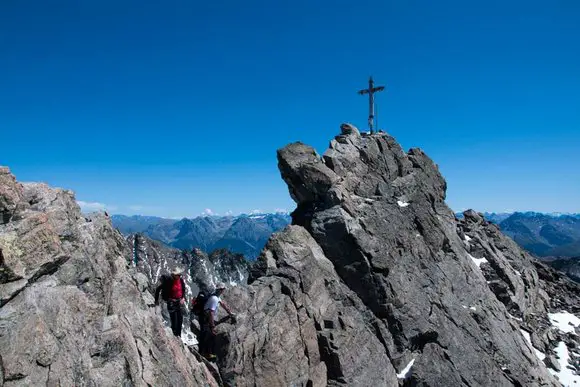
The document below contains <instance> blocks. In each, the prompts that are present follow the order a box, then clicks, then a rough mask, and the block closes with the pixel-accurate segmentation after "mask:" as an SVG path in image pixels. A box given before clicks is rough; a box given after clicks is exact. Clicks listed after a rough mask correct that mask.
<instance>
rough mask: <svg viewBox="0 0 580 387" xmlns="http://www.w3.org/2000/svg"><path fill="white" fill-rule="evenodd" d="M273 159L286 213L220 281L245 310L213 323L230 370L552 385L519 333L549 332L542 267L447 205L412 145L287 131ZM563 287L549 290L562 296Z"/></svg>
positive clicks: (252, 375) (268, 376)
mask: <svg viewBox="0 0 580 387" xmlns="http://www.w3.org/2000/svg"><path fill="white" fill-rule="evenodd" d="M278 161H279V168H280V171H281V174H282V177H283V179H284V181H285V182H286V183H287V184H288V187H289V191H290V195H291V196H292V198H294V200H295V201H296V202H297V204H298V207H297V209H296V211H295V212H294V213H293V214H292V216H293V224H294V225H295V226H292V227H290V228H288V229H286V230H284V231H282V232H281V233H279V234H275V235H274V236H273V237H272V239H271V240H270V242H269V243H268V245H267V246H266V248H265V250H264V251H263V253H262V255H261V257H260V258H259V260H258V264H257V266H256V267H255V268H254V272H253V273H252V277H251V280H252V282H251V285H250V286H249V288H248V289H247V290H244V289H236V290H233V291H232V292H230V294H229V297H231V298H232V299H235V300H236V303H237V306H239V308H240V310H241V311H242V313H243V315H242V317H243V319H242V321H243V323H241V324H236V326H235V327H229V328H230V329H229V330H228V329H227V328H226V327H224V328H223V332H222V334H221V337H222V340H223V341H222V344H223V348H224V353H223V354H222V356H225V358H224V360H223V362H222V363H221V364H220V366H221V368H222V370H223V371H224V373H225V374H228V375H229V377H230V380H233V379H235V381H236V382H237V383H238V384H237V385H325V383H327V384H328V385H353V386H368V385H387V386H397V385H398V384H403V385H409V386H412V385H421V386H465V385H471V386H489V385H493V386H513V385H521V386H557V385H559V383H558V382H557V380H556V379H555V378H554V377H553V376H552V375H551V374H550V373H549V372H548V370H547V369H546V366H545V365H544V363H543V361H541V360H540V359H539V358H538V356H537V355H536V353H534V350H535V349H537V348H534V347H532V345H531V344H529V343H528V342H527V341H526V337H525V336H524V335H523V334H522V333H521V329H524V328H525V329H527V330H529V331H531V332H532V333H533V334H532V335H531V337H532V341H534V340H535V341H536V346H538V345H545V346H546V348H543V349H544V350H545V351H546V352H550V351H553V347H554V346H555V344H554V342H548V341H542V340H540V339H539V338H537V337H540V336H542V335H544V334H546V335H547V334H548V333H550V334H552V335H554V330H553V328H552V327H551V324H550V323H549V321H548V317H547V312H548V311H550V310H551V309H550V308H552V307H553V306H552V305H551V304H550V293H549V292H548V291H547V290H545V288H546V287H548V285H547V284H546V283H545V282H546V281H543V280H542V279H541V275H539V274H538V272H537V270H536V268H535V267H534V264H533V263H532V259H531V257H529V256H528V255H527V254H525V253H524V252H522V250H520V249H519V248H518V246H516V245H515V244H514V243H513V242H511V241H510V240H509V239H508V238H506V237H504V236H503V235H502V234H501V233H500V232H499V231H498V230H497V228H494V227H495V226H492V225H490V224H488V223H487V222H485V221H483V219H481V217H480V216H479V215H478V214H475V213H472V212H468V213H466V216H465V220H464V221H458V220H457V219H456V218H455V215H454V214H453V213H452V211H451V210H450V209H449V208H448V207H447V205H446V204H445V202H444V200H445V191H446V183H445V180H444V179H443V177H442V176H441V174H440V172H439V170H438V168H437V166H436V165H435V164H434V163H433V162H432V161H431V160H430V159H429V158H428V157H427V156H426V155H425V154H424V153H423V152H422V151H421V150H420V149H411V150H410V151H409V152H408V153H405V152H404V151H403V150H402V149H401V148H400V146H399V145H398V144H397V143H396V141H395V140H394V139H393V138H392V137H389V136H388V135H386V134H375V135H365V136H357V135H344V134H343V135H340V136H337V137H336V139H335V140H333V141H332V142H331V144H330V148H329V149H328V150H327V151H326V153H325V154H324V156H323V157H320V156H318V155H317V154H316V152H315V151H314V149H312V148H311V147H309V146H306V145H304V144H301V143H295V144H290V145H288V146H287V147H285V148H283V149H281V150H279V151H278ZM299 226H300V227H299ZM306 231H307V232H306ZM552 272H553V271H552ZM552 272H551V273H552ZM488 281H489V283H488ZM569 283H570V282H566V284H567V285H568V284H569ZM569 291H570V290H565V289H563V288H562V287H560V288H559V289H558V290H557V291H556V292H559V293H562V294H565V295H567V297H568V301H567V302H566V307H570V308H571V306H572V305H574V304H573V303H574V302H575V300H577V296H574V295H573V293H571V294H572V295H570V294H568V292H569ZM564 298H566V297H564ZM568 310H569V311H570V312H572V313H575V312H576V311H575V310H573V308H572V309H568ZM510 313H511V314H510ZM280 315H283V316H284V318H281V317H280ZM520 320H521V321H520ZM536 320H539V321H542V324H544V323H546V324H547V325H546V326H545V331H543V330H542V329H544V328H542V327H541V326H540V325H541V324H540V323H536V322H535V321H536ZM315 337H316V342H317V345H313V344H312V343H313V342H314V341H315V339H314V338H315ZM281 348H283V350H282V349H281ZM323 368H324V369H326V379H324V378H322V377H320V376H318V375H320V373H322V369H323ZM274 369H284V370H287V371H286V372H285V373H284V374H283V375H280V374H277V373H275V372H274V371H273V370H274Z"/></svg>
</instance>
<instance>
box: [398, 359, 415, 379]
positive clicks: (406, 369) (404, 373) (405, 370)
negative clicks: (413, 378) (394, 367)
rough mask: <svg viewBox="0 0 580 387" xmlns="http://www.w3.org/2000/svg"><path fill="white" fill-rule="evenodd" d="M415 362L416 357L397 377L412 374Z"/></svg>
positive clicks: (405, 376) (406, 376) (403, 377)
mask: <svg viewBox="0 0 580 387" xmlns="http://www.w3.org/2000/svg"><path fill="white" fill-rule="evenodd" d="M413 364H415V359H413V360H411V361H410V362H409V364H407V366H406V367H405V368H403V370H402V371H401V372H399V373H398V374H397V378H399V379H406V378H408V377H409V376H410V375H411V367H413Z"/></svg>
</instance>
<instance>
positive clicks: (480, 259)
mask: <svg viewBox="0 0 580 387" xmlns="http://www.w3.org/2000/svg"><path fill="white" fill-rule="evenodd" d="M467 255H469V258H471V260H472V261H473V263H475V264H476V265H477V267H479V268H481V264H482V263H486V262H487V259H485V258H475V257H474V256H473V255H471V254H469V253H467Z"/></svg>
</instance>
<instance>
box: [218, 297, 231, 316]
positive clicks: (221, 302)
mask: <svg viewBox="0 0 580 387" xmlns="http://www.w3.org/2000/svg"><path fill="white" fill-rule="evenodd" d="M220 305H221V306H222V307H223V308H224V310H225V311H226V312H228V314H229V315H230V316H231V315H232V314H233V313H232V311H231V309H230V307H229V306H228V305H227V304H226V303H225V302H223V301H222V300H220Z"/></svg>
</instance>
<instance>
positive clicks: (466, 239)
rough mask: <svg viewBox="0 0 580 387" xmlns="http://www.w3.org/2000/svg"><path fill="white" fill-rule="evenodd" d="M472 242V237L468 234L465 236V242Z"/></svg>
mask: <svg viewBox="0 0 580 387" xmlns="http://www.w3.org/2000/svg"><path fill="white" fill-rule="evenodd" d="M469 241H471V237H470V236H469V235H467V234H465V242H469Z"/></svg>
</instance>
